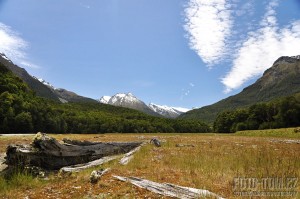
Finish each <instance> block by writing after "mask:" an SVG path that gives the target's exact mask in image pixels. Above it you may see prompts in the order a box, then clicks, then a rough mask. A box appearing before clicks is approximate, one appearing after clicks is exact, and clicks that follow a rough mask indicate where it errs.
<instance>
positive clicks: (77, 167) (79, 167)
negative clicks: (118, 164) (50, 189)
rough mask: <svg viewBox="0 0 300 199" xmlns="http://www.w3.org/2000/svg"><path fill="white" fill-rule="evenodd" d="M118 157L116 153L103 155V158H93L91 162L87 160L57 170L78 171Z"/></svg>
mask: <svg viewBox="0 0 300 199" xmlns="http://www.w3.org/2000/svg"><path fill="white" fill-rule="evenodd" d="M119 157H120V156H118V155H115V156H107V157H103V158H100V159H98V160H94V161H91V162H88V163H83V164H77V165H71V166H66V167H63V168H61V169H60V170H59V171H60V172H61V173H69V172H78V171H81V170H84V169H88V168H91V167H95V166H100V165H102V164H104V163H106V162H109V161H112V160H115V159H117V158H119Z"/></svg>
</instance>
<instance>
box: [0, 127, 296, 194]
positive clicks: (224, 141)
mask: <svg viewBox="0 0 300 199" xmlns="http://www.w3.org/2000/svg"><path fill="white" fill-rule="evenodd" d="M51 136H53V137H55V138H57V139H58V140H62V139H63V138H69V139H78V140H89V141H103V142H106V141H145V142H148V143H149V140H150V139H151V138H153V137H157V138H158V139H160V140H161V141H162V147H155V146H153V145H151V144H146V145H144V146H143V147H142V149H141V150H140V151H139V152H137V153H136V154H135V156H134V158H133V159H132V161H131V162H130V163H129V164H128V165H126V166H122V165H120V164H119V163H118V160H115V161H112V162H109V163H106V164H104V165H102V166H99V167H98V168H111V171H110V172H109V173H107V174H105V175H104V176H103V177H102V178H101V180H100V181H99V182H98V183H97V184H95V185H93V184H91V183H89V176H90V173H91V171H92V170H94V169H95V168H92V169H87V170H84V171H82V172H79V173H75V174H72V175H70V176H61V175H59V174H55V173H53V174H50V176H49V177H48V179H47V180H41V179H36V178H33V177H32V176H30V175H26V174H21V173H17V174H15V175H14V176H13V177H12V178H11V179H10V180H8V181H7V180H5V179H4V178H3V177H0V198H26V197H27V198H30V199H35V198H65V199H67V198H70V199H71V198H72V199H73V198H78V199H79V198H84V199H96V198H167V197H162V196H159V195H156V194H154V193H151V192H149V191H147V190H143V189H140V188H137V187H135V186H133V185H131V184H129V183H127V182H121V181H118V180H115V179H114V178H113V177H112V175H120V176H125V177H129V176H134V177H140V178H145V179H148V180H152V181H155V182H161V183H163V182H167V183H173V184H177V185H181V186H188V187H194V188H198V189H207V190H209V191H211V192H214V193H216V194H218V195H220V196H222V197H225V198H242V197H238V196H236V195H235V194H234V179H235V178H236V177H251V178H258V179H260V178H264V177H281V178H287V177H296V178H299V177H300V144H299V143H297V142H299V141H300V133H295V132H294V128H290V129H278V130H266V131H245V132H237V133H236V134H212V133H211V134H80V135H76V134H64V135H51ZM32 138H33V136H13V137H8V136H0V153H4V152H5V149H6V146H7V145H8V144H16V143H18V144H20V143H30V142H31V140H32ZM291 140H293V141H292V142H290V141H291ZM295 141H296V142H295ZM176 145H177V146H176ZM178 145H181V147H178ZM182 145H186V146H182ZM299 184H300V182H299V180H298V184H297V188H296V191H298V192H300V185H299ZM299 197H300V193H298V195H296V196H293V197H288V198H299ZM248 198H249V197H248ZM265 198H268V197H265ZM269 198H270V197H269ZM275 198H278V197H275ZM281 198H282V197H281Z"/></svg>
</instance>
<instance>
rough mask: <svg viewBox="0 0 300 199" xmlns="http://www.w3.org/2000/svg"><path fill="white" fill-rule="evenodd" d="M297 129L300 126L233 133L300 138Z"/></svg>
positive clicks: (238, 134)
mask: <svg viewBox="0 0 300 199" xmlns="http://www.w3.org/2000/svg"><path fill="white" fill-rule="evenodd" d="M295 129H300V128H283V129H268V130H248V131H238V132H236V133H234V134H233V135H237V136H251V137H282V138H300V132H296V131H297V130H295Z"/></svg>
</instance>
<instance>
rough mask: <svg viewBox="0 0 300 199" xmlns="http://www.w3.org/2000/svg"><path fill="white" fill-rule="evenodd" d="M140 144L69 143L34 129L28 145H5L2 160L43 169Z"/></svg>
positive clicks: (96, 156)
mask: <svg viewBox="0 0 300 199" xmlns="http://www.w3.org/2000/svg"><path fill="white" fill-rule="evenodd" d="M141 144H142V142H127V143H118V142H111V143H97V144H91V145H70V144H61V143H59V142H58V141H57V140H56V139H54V138H51V137H49V136H47V135H46V134H42V133H38V134H37V135H36V136H35V139H34V140H33V143H32V144H31V145H9V146H8V147H7V151H6V164H7V165H8V166H18V167H21V168H23V167H25V166H37V167H41V168H43V169H47V170H58V169H60V168H62V167H65V166H70V165H77V164H82V163H87V162H91V161H94V160H97V159H100V158H102V157H105V156H112V155H118V154H124V153H127V152H129V151H131V150H132V149H134V148H136V147H138V146H140V145H141Z"/></svg>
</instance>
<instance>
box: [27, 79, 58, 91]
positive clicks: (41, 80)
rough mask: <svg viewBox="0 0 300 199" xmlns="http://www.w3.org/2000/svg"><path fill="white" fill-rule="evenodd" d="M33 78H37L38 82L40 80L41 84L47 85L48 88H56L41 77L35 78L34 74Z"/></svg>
mask: <svg viewBox="0 0 300 199" xmlns="http://www.w3.org/2000/svg"><path fill="white" fill-rule="evenodd" d="M32 77H33V78H34V79H37V80H38V81H39V82H41V83H42V84H44V85H45V86H48V87H49V88H52V89H53V90H56V88H55V87H54V86H53V85H52V84H50V83H49V82H47V81H46V80H44V79H42V78H37V77H35V76H32Z"/></svg>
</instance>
